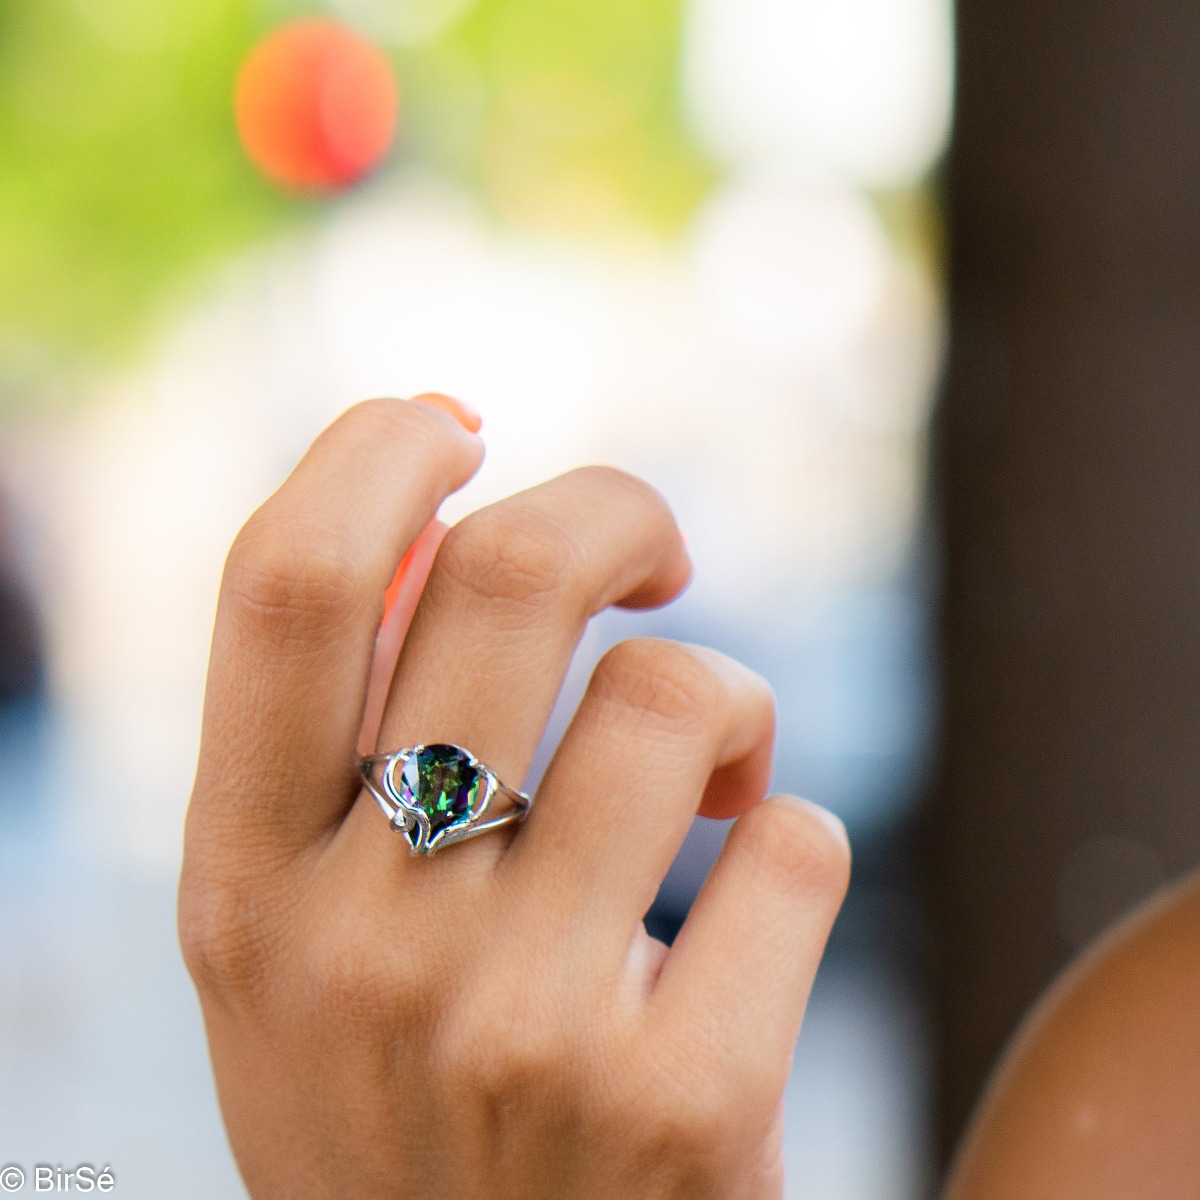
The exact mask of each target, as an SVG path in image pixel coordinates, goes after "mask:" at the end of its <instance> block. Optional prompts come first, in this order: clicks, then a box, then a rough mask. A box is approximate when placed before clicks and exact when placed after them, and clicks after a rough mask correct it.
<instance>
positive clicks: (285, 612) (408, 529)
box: [188, 400, 483, 848]
mask: <svg viewBox="0 0 1200 1200" xmlns="http://www.w3.org/2000/svg"><path fill="white" fill-rule="evenodd" d="M482 459H483V443H482V442H481V441H480V440H479V438H477V437H476V436H474V435H473V434H471V433H469V432H467V431H466V430H465V429H463V428H462V427H461V425H459V424H458V423H457V422H456V421H455V420H454V419H453V418H452V417H450V416H448V415H446V414H445V413H444V412H439V411H438V410H437V409H435V408H433V407H430V406H428V405H424V404H416V403H412V402H408V401H403V400H371V401H367V402H365V403H363V404H359V405H357V406H355V407H354V408H352V409H350V410H349V411H348V412H346V413H344V414H343V415H342V416H341V417H339V418H338V420H337V421H335V422H334V423H333V424H332V425H331V426H330V427H329V428H328V429H326V430H325V432H324V433H322V434H321V435H320V436H319V437H318V438H317V440H316V441H315V442H314V443H313V445H312V447H311V448H310V449H309V451H308V453H307V454H306V455H305V456H304V458H303V459H302V460H301V462H300V464H299V465H298V466H297V467H296V469H295V470H294V471H293V472H292V474H291V476H290V477H289V478H288V479H287V481H286V482H285V483H284V484H283V486H282V487H281V488H280V489H279V490H278V491H277V492H276V493H275V494H274V495H273V496H272V497H271V498H270V499H269V500H268V501H267V502H266V503H265V504H264V505H263V506H262V507H261V508H260V509H259V510H258V511H257V512H256V513H255V514H254V515H253V516H252V517H251V518H250V520H249V521H248V522H247V523H246V525H245V527H244V528H243V529H242V531H241V533H240V534H239V535H238V537H237V539H236V541H235V542H234V545H233V548H232V549H231V550H230V553H229V558H228V560H227V561H226V566H225V574H224V578H223V580H222V584H221V593H220V600H219V602H218V607H217V619H216V628H215V631H214V635H213V648H212V657H211V661H210V666H209V676H208V688H207V692H206V695H205V704H204V732H203V737H202V741H201V750H200V764H199V769H198V772H197V778H196V790H195V793H194V795H193V802H192V811H191V812H190V813H189V818H188V819H189V828H191V827H193V826H194V825H195V824H196V823H199V824H200V825H203V824H205V823H206V822H216V823H219V825H220V827H221V829H222V830H226V829H228V828H229V827H230V825H231V823H232V824H234V825H236V826H238V827H242V828H253V829H254V836H253V838H252V841H253V843H254V844H256V845H258V844H262V842H263V839H264V836H265V838H266V839H268V840H269V841H270V842H271V843H272V844H274V845H278V844H279V842H280V841H283V842H285V843H286V844H287V845H288V846H290V847H293V848H294V847H296V846H298V845H302V844H304V843H306V842H308V841H310V840H312V839H314V838H315V837H317V836H319V835H320V834H321V832H322V831H324V830H326V829H327V828H328V827H329V826H330V825H331V823H333V822H336V821H337V820H338V819H339V818H340V817H341V815H342V814H343V813H344V811H345V808H346V806H347V805H348V804H349V803H350V801H351V800H352V799H353V797H354V794H355V792H356V791H357V785H356V783H355V772H354V769H353V767H354V746H355V739H356V735H357V733H358V729H359V726H360V724H361V722H362V718H363V705H364V702H365V698H366V689H367V681H368V676H369V671H370V664H371V656H372V651H373V648H374V643H375V633H376V630H377V628H378V626H379V623H380V619H381V617H382V615H383V602H384V591H385V589H386V588H387V585H388V581H389V580H390V579H391V578H392V575H393V572H394V571H395V569H396V564H397V563H398V562H399V561H400V559H401V558H402V557H403V556H404V554H405V552H406V551H407V550H408V548H409V546H411V545H412V543H413V542H414V541H415V540H416V538H417V536H418V535H419V534H420V533H421V531H422V530H423V529H424V528H425V527H426V526H427V525H428V524H429V522H430V521H431V519H432V518H433V516H434V514H435V513H436V512H437V508H438V505H439V504H440V503H441V501H442V500H443V499H444V497H445V496H446V495H447V494H448V493H450V492H452V491H455V490H457V489H458V488H460V487H461V486H462V485H463V484H464V483H466V481H467V480H468V479H470V477H471V476H472V475H473V474H474V473H475V471H476V470H477V469H478V467H479V464H480V462H481V461H482Z"/></svg>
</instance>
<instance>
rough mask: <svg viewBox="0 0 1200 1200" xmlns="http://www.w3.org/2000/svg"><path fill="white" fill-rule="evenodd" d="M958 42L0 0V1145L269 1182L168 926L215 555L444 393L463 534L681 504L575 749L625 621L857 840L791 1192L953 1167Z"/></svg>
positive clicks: (142, 1172) (939, 22) (663, 907)
mask: <svg viewBox="0 0 1200 1200" xmlns="http://www.w3.org/2000/svg"><path fill="white" fill-rule="evenodd" d="M298 19H302V20H301V23H299V24H297V23H296V22H297V20H298ZM952 60H953V51H952V29H951V13H950V9H949V3H948V0H330V3H328V4H327V5H326V6H324V7H321V6H317V5H312V4H307V5H303V6H300V5H294V4H291V3H288V2H285V0H216V2H214V0H158V2H157V3H155V4H146V3H144V2H142V0H7V2H6V3H5V4H4V5H3V7H2V8H0V422H2V423H3V424H2V434H3V436H2V440H0V1161H5V1162H7V1161H16V1162H19V1163H26V1164H28V1163H33V1162H50V1163H62V1164H64V1165H66V1166H73V1165H75V1164H76V1163H78V1162H81V1161H89V1162H93V1163H94V1164H95V1165H96V1166H98V1167H99V1166H101V1165H105V1164H111V1167H112V1170H113V1172H114V1174H115V1175H116V1178H117V1185H118V1186H117V1192H118V1194H120V1195H123V1196H129V1197H146V1198H157V1197H162V1196H171V1197H172V1198H173V1200H193V1198H195V1200H221V1198H224V1197H230V1198H236V1197H238V1196H240V1195H242V1194H243V1193H242V1190H241V1187H240V1184H239V1182H238V1179H237V1175H236V1171H235V1169H234V1167H233V1165H232V1162H231V1159H230V1156H229V1153H228V1150H227V1148H226V1145H225V1141H224V1136H223V1133H222V1130H221V1126H220V1120H219V1116H218V1112H217V1109H216V1104H215V1099H214V1095H213V1090H212V1084H211V1080H210V1077H209V1072H208V1065H207V1059H206V1052H205V1047H204V1041H203V1032H202V1028H201V1024H200V1020H199V1014H198V1009H197V1005H196V1003H195V1000H194V998H193V996H192V992H191V988H190V985H189V983H188V981H187V979H186V976H185V974H184V971H183V968H182V965H181V963H180V961H179V955H178V951H177V949H176V945H175V939H174V926H173V921H174V914H173V890H174V882H175V876H176V872H177V868H178V862H179V852H180V833H181V828H182V821H183V812H184V806H185V803H186V798H187V792H188V789H189V786H190V780H191V774H192V770H193V766H194V758H195V751H196V743H197V733H198V722H199V709H200V702H201V695H202V686H203V673H204V666H205V658H206V653H207V642H208V636H209V631H210V628H211V620H212V613H213V605H214V600H215V595H216V588H217V583H218V578H219V573H220V568H221V563H222V559H223V556H224V552H225V549H226V548H227V546H228V543H229V541H230V539H231V538H232V536H233V534H234V532H235V531H236V529H237V527H238V526H239V524H240V523H241V521H242V520H243V519H244V518H245V516H246V515H247V514H248V513H249V511H250V510H251V509H252V508H253V507H254V506H255V505H256V504H257V503H258V502H259V501H260V500H261V499H262V498H263V497H264V496H265V495H266V493H267V492H269V491H270V490H271V489H272V488H274V487H275V486H276V485H277V484H278V482H279V481H280V480H281V479H282V477H283V475H284V473H285V472H286V471H287V470H288V468H289V467H290V466H291V465H292V464H293V462H294V461H295V459H296V458H297V457H298V456H299V455H300V454H301V453H302V451H303V449H304V447H305V446H306V445H307V443H308V442H309V440H310V439H311V438H312V437H313V436H314V434H315V433H316V432H317V431H318V430H319V429H320V428H321V427H322V426H323V425H324V424H326V423H327V422H328V421H329V420H330V419H331V418H332V417H333V416H335V415H336V414H337V413H338V412H339V411H340V410H341V409H343V408H344V407H346V406H347V405H349V404H350V403H352V402H354V401H355V400H358V399H361V398H363V397H367V396H372V395H395V396H406V395H412V394H415V393H417V392H420V391H425V390H437V391H445V392H449V393H451V394H454V395H460V396H462V397H463V398H464V399H465V400H467V401H469V402H470V403H471V404H473V405H474V406H475V407H477V408H478V409H479V410H480V411H481V412H482V413H483V416H484V435H485V438H486V439H487V443H488V459H487V463H486V465H485V467H484V469H483V471H482V472H481V474H480V476H479V478H478V479H477V480H476V481H475V482H474V483H472V484H471V485H470V486H469V487H468V488H467V489H466V490H465V491H464V492H463V493H462V494H461V495H460V496H458V497H456V498H454V500H453V501H452V502H451V503H450V504H448V505H447V508H446V515H447V517H448V518H449V519H455V518H458V517H460V516H461V515H463V514H464V513H465V512H467V511H469V510H471V509H473V508H475V507H478V506H480V505H482V504H485V503H488V502H490V501H492V500H494V499H496V498H499V497H500V496H502V495H505V494H507V493H509V492H511V491H513V490H515V489H517V488H520V487H524V486H528V485H530V484H533V483H536V482H538V481H540V480H543V479H545V478H548V477H550V476H552V475H555V474H557V473H559V472H561V471H563V470H566V469H569V468H571V467H573V466H576V465H580V464H583V463H587V462H595V461H602V462H609V463H614V464H617V465H620V466H623V467H626V468H628V469H631V470H634V471H637V472H639V473H641V474H642V475H644V476H646V477H647V478H649V479H650V480H651V481H653V482H654V483H655V484H656V485H657V486H658V487H659V488H661V489H662V490H663V491H664V492H665V493H666V495H667V496H668V498H669V500H670V502H671V503H672V505H673V507H674V508H675V511H676V513H677V514H678V516H679V519H680V521H681V524H682V526H683V528H684V529H685V531H686V533H687V536H688V539H689V544H690V547H691V550H692V553H693V556H694V559H695V562H696V578H695V582H694V584H693V586H692V587H691V589H690V591H689V592H688V593H687V595H686V596H685V597H684V598H683V599H682V600H680V601H679V602H678V603H676V604H675V605H673V606H671V607H670V608H668V609H666V610H664V611H662V612H659V613H655V614H645V615H638V616H633V615H608V616H606V617H604V618H602V619H600V620H598V621H597V622H596V623H595V624H594V626H593V628H592V629H591V630H590V632H589V633H588V635H587V637H586V639H585V642H584V644H583V646H582V647H581V650H580V654H579V656H578V660H577V662H576V665H575V668H574V669H573V672H572V676H571V678H570V679H569V680H568V681H567V685H566V687H565V688H564V692H563V697H562V701H561V704H560V706H559V711H558V713H557V714H556V718H555V721H554V722H553V724H552V728H551V730H550V732H549V734H548V741H547V745H548V746H549V745H552V743H553V740H554V737H555V735H556V733H557V732H558V731H560V730H561V727H562V724H563V722H564V721H565V719H566V718H567V717H568V716H569V713H570V711H571V708H572V705H573V704H574V702H575V701H576V700H577V699H578V696H579V694H580V691H581V689H582V686H583V684H584V682H585V680H586V677H587V674H588V671H589V669H590V667H591V665H592V663H593V662H594V661H595V659H596V657H597V656H598V655H599V654H600V653H601V652H602V651H603V650H604V648H605V647H606V646H607V645H609V644H611V643H612V642H613V641H616V640H618V639H620V638H623V637H627V636H630V635H633V634H637V633H648V632H651V633H656V634H660V635H664V636H671V637H681V638H686V639H689V640H697V641H703V642H708V643H710V644H714V645H716V646H718V647H720V648H722V649H724V650H726V651H727V652H729V653H732V654H734V655H736V656H738V657H740V658H741V659H743V660H744V661H746V662H748V663H749V664H750V665H752V666H753V667H755V668H756V669H758V670H759V671H761V672H762V673H763V674H764V675H766V676H767V678H768V679H769V680H770V681H771V683H772V684H773V685H774V687H775V690H776V693H777V696H778V702H779V714H780V738H779V753H778V763H777V774H776V786H777V787H778V788H779V789H784V790H788V791H794V792H800V793H803V794H805V795H808V796H810V797H812V798H813V799H815V800H817V801H819V802H821V803H823V804H825V805H827V806H828V807H830V808H832V809H834V810H835V811H836V812H838V813H839V814H840V815H841V816H842V817H843V818H844V819H845V820H846V822H847V824H848V826H849V829H850V833H851V837H852V840H853V842H854V845H855V853H856V870H855V881H854V885H853V888H852V892H851V896H850V899H849V901H848V904H847V907H846V910H845V912H844V914H843V917H842V918H841V920H840V921H839V925H838V928H837V931H836V933H835V936H834V940H833V945H832V948H831V953H830V956H829V959H828V961H827V963H826V965H825V967H824V968H823V971H822V974H821V977H820V980H819V983H818V986H817V989H816V993H815V996H814V999H813V1003H812V1007H811V1010H810V1014H809V1017H808V1020H807V1023H806V1026H805V1031H804V1034H803V1036H802V1038H801V1041H800V1045H799V1048H798V1051H797V1058H796V1067H795V1071H794V1072H793V1078H792V1082H791V1085H790V1087H789V1091H788V1098H787V1121H788V1124H787V1148H786V1154H787V1160H788V1170H789V1176H788V1195H789V1196H790V1197H796V1198H799V1197H823V1198H828V1200H868V1198H876V1197H879V1198H883V1197H887V1198H888V1200H906V1198H908V1197H913V1198H915V1197H919V1196H923V1195H926V1194H927V1193H928V1189H929V1186H930V1183H931V1181H932V1179H933V1178H934V1163H935V1150H934V1144H935V1139H934V1137H933V1133H932V1130H933V1126H932V1124H931V1121H932V1116H931V1114H932V1111H933V1108H932V1099H931V1096H932V1093H931V1078H932V1077H931V1071H932V1063H933V1061H934V1058H933V1056H932V1049H931V1047H932V1045H933V1042H932V1040H931V1031H930V1028H929V1022H928V1020H927V1017H926V1015H925V1014H926V1012H927V1006H926V1005H925V1003H924V1002H923V1000H922V996H923V989H922V985H921V983H920V969H921V964H922V962H923V958H922V952H921V946H922V944H923V938H924V934H923V932H922V931H923V929H924V925H923V923H922V921H921V919H920V917H919V910H918V906H917V898H918V889H917V887H916V885H915V882H914V881H915V874H914V870H915V868H914V863H915V862H916V861H917V859H916V857H915V849H914V847H915V846H916V845H917V841H918V839H917V838H916V836H915V834H914V830H915V828H916V825H915V821H914V808H915V803H916V800H917V798H918V797H919V796H920V795H921V793H922V790H923V788H924V785H925V783H926V780H927V777H928V776H929V773H930V764H931V761H932V760H931V755H932V748H933V716H932V714H933V712H934V708H935V706H934V703H933V697H934V690H935V689H934V683H933V678H934V672H933V669H932V666H931V663H932V661H933V656H932V650H931V647H932V644H933V643H932V640H931V615H930V614H931V611H932V609H931V596H932V595H933V591H934V584H935V582H936V578H937V571H936V570H935V565H936V562H937V555H936V553H933V552H931V549H930V546H931V539H930V533H929V531H930V529H931V528H932V526H931V522H930V521H929V520H928V519H927V517H926V515H925V514H926V508H927V506H926V503H925V496H926V490H927V485H926V462H927V442H928V438H927V427H928V420H929V414H930V404H931V397H932V394H933V391H934V387H935V383H936V381H937V379H938V376H939V370H940V364H941V360H942V354H943V342H944V337H943V324H944V322H943V307H944V304H943V283H942V280H943V268H942V246H943V236H942V222H941V217H940V215H939V209H938V205H937V203H936V202H935V199H934V193H933V189H932V185H931V179H932V173H933V172H934V170H935V168H936V167H937V164H938V162H939V158H940V156H941V155H942V153H943V150H944V148H945V146H946V143H947V138H948V136H949V122H950V111H951V90H952V77H953V62H952ZM544 760H545V753H544V751H543V753H542V754H540V755H539V762H538V763H537V764H535V768H534V778H535V779H536V775H537V772H538V770H540V767H541V764H542V763H543V762H544ZM724 832H725V830H724V827H723V826H722V825H721V824H719V823H713V822H707V821H698V822H697V824H696V826H695V828H694V830H693V832H692V834H691V835H690V837H689V840H688V843H687V845H686V846H685V848H684V851H683V853H682V854H681V856H680V859H679V861H678V862H677V863H676V865H675V867H674V869H673V870H672V873H671V875H670V877H669V878H668V880H667V882H666V884H665V885H664V888H663V891H662V893H661V895H660V896H659V899H658V901H657V903H656V905H655V908H654V910H653V911H652V913H651V914H650V917H649V923H650V924H651V925H652V926H653V927H654V929H655V931H656V932H658V933H660V934H662V935H663V936H667V937H670V936H671V935H672V934H673V932H674V930H675V929H677V928H678V925H679V923H680V921H681V920H682V919H683V918H684V916H685V915H686V912H687V908H688V905H689V903H690V900H691V898H692V896H693V895H694V893H695V891H696V888H697V887H698V886H699V882H700V881H701V879H702V878H703V876H704V873H705V872H706V871H707V869H708V866H709V865H710V863H711V861H712V859H713V857H714V855H715V854H716V853H717V851H718V849H719V846H720V842H721V839H722V837H723V836H724Z"/></svg>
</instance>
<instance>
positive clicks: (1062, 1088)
mask: <svg viewBox="0 0 1200 1200" xmlns="http://www.w3.org/2000/svg"><path fill="white" fill-rule="evenodd" d="M947 1195H948V1197H949V1200H999V1198H1000V1197H1020V1198H1021V1200H1042V1197H1045V1198H1047V1200H1049V1198H1051V1197H1053V1200H1076V1198H1077V1197H1078V1200H1084V1198H1085V1197H1086V1200H1109V1198H1111V1200H1117V1198H1118V1197H1119V1198H1120V1200H1126V1198H1128V1197H1134V1196H1136V1197H1137V1198H1138V1200H1160V1198H1161V1200H1180V1198H1181V1197H1184V1196H1195V1195H1200V875H1196V876H1192V877H1191V878H1189V879H1187V880H1185V881H1184V882H1182V883H1181V884H1179V885H1177V886H1175V887H1174V888H1172V889H1171V890H1170V891H1168V892H1166V893H1165V894H1163V895H1162V896H1160V897H1158V898H1156V899H1155V900H1152V901H1150V902H1148V903H1147V904H1146V905H1144V906H1143V907H1142V908H1141V909H1139V910H1138V911H1137V912H1135V913H1134V914H1133V916H1131V917H1130V918H1128V919H1127V920H1125V921H1124V922H1122V923H1121V924H1120V925H1118V926H1117V927H1116V928H1115V929H1113V930H1112V931H1110V932H1109V933H1108V934H1107V935H1106V936H1105V937H1104V938H1102V939H1101V940H1100V941H1099V942H1098V943H1097V944H1096V945H1095V946H1093V947H1092V949H1091V950H1090V951H1089V952H1088V953H1087V954H1086V955H1085V956H1084V957H1083V958H1082V959H1081V960H1079V961H1078V962H1077V963H1076V964H1075V965H1074V966H1072V967H1071V968H1070V969H1069V970H1068V971H1067V972H1066V973H1065V974H1064V975H1063V976H1062V977H1061V978H1060V979H1059V980H1058V981H1057V982H1056V983H1055V985H1054V986H1053V987H1052V988H1051V989H1050V991H1049V992H1048V993H1047V995H1046V996H1045V997H1044V998H1043V999H1042V1001H1041V1002H1040V1003H1039V1005H1038V1006H1037V1008H1036V1009H1035V1010H1034V1012H1033V1013H1032V1015H1031V1016H1030V1018H1029V1019H1028V1020H1027V1021H1026V1023H1025V1026H1024V1027H1023V1029H1022V1030H1021V1032H1020V1033H1019V1034H1018V1035H1017V1037H1016V1039H1015V1041H1014V1042H1013V1044H1012V1046H1011V1047H1010V1049H1009V1050H1008V1052H1007V1054H1006V1056H1005V1058H1004V1061H1003V1062H1002V1063H1001V1065H1000V1067H999V1069H998V1071H997V1073H996V1075H995V1078H994V1079H993V1081H992V1083H991V1084H990V1086H989V1088H988V1091H987V1093H986V1095H985V1097H984V1100H983V1103H982V1104H981V1106H980V1109H979V1112H978V1114H977V1116H976V1118H975V1120H974V1122H973V1125H972V1128H971V1130H970V1131H969V1133H968V1135H967V1138H966V1140H965V1142H964V1144H963V1148H962V1151H961V1153H960V1155H959V1160H958V1163H957V1165H956V1168H955V1170H954V1172H953V1176H952V1180H951V1184H950V1188H949V1191H948V1193H947Z"/></svg>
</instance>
